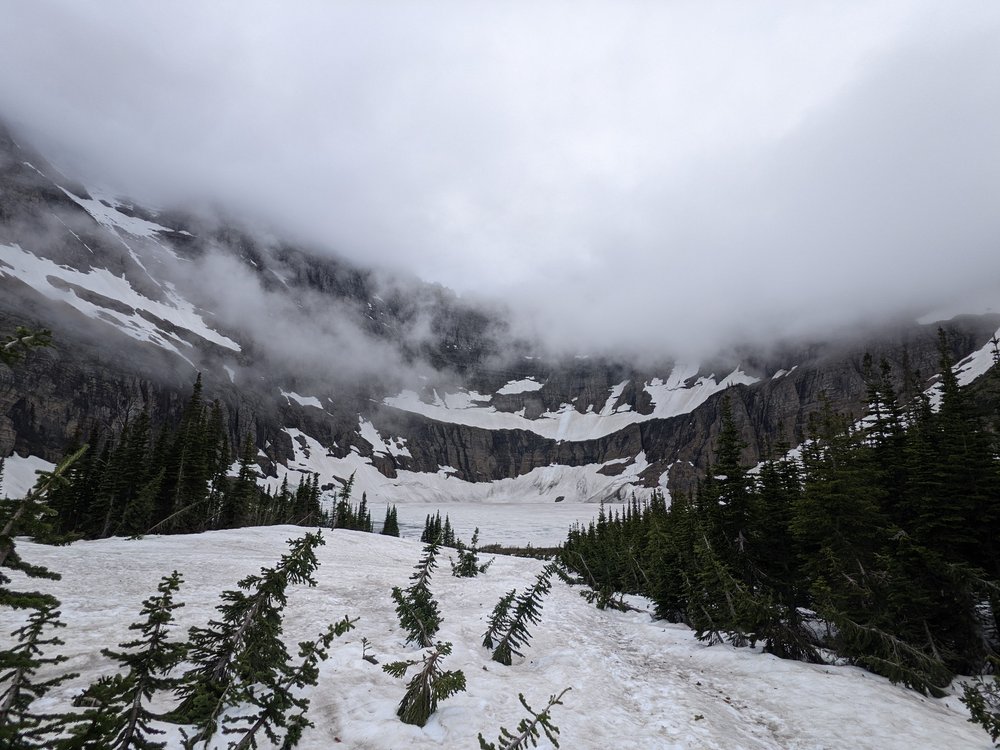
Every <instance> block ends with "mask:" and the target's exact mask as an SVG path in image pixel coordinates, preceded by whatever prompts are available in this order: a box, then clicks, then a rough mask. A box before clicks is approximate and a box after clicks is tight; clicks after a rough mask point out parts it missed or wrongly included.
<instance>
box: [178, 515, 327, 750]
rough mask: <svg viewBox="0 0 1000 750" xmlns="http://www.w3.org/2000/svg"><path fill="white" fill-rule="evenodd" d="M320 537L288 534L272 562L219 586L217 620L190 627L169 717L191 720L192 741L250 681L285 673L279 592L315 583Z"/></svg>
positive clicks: (202, 737)
mask: <svg viewBox="0 0 1000 750" xmlns="http://www.w3.org/2000/svg"><path fill="white" fill-rule="evenodd" d="M324 543H325V542H324V541H323V538H322V536H321V535H320V534H318V533H316V534H306V535H305V536H303V537H301V538H300V539H295V540H289V547H290V550H289V552H288V553H287V554H285V555H282V557H281V560H280V561H279V562H278V565H277V566H275V567H273V568H261V571H260V574H258V575H250V576H247V577H246V578H244V579H243V580H241V581H240V582H239V584H238V585H239V589H238V590H235V591H233V590H229V591H224V592H223V594H222V599H223V603H222V604H220V605H219V606H218V607H217V608H216V609H218V611H219V612H220V614H221V618H220V619H219V620H212V621H211V622H210V623H209V626H208V627H207V628H198V627H196V628H192V629H191V631H190V638H189V650H188V661H189V662H190V663H191V668H190V669H189V670H188V671H187V672H186V673H185V674H184V676H183V679H182V682H181V685H180V688H179V690H178V691H177V692H178V694H179V695H180V697H181V699H182V702H181V704H180V706H179V707H178V709H177V710H176V711H175V712H174V713H173V715H172V716H173V719H172V720H174V721H176V722H178V723H185V724H194V725H195V727H196V728H197V732H196V734H195V735H194V737H193V738H192V741H207V740H208V739H209V738H210V737H212V736H213V735H214V734H215V733H216V731H217V728H218V722H219V717H220V715H221V713H222V711H223V710H224V709H225V708H226V707H228V706H234V705H238V704H241V703H245V702H247V701H248V700H250V699H251V697H252V695H253V692H252V691H253V690H254V689H255V688H254V686H259V685H263V686H265V687H268V686H270V687H274V686H276V685H279V684H281V682H282V680H283V679H287V678H288V676H289V674H290V673H291V671H292V669H291V667H290V666H289V658H288V651H287V649H286V648H285V645H284V643H283V642H282V640H281V632H282V624H281V619H282V608H283V607H284V605H285V602H286V600H287V595H286V593H285V592H286V589H287V587H288V586H289V585H290V584H298V583H305V584H308V585H310V586H314V585H315V579H314V578H313V572H314V571H315V570H316V567H317V565H318V564H319V563H318V561H317V560H316V553H315V549H316V547H317V546H319V545H322V544H324Z"/></svg>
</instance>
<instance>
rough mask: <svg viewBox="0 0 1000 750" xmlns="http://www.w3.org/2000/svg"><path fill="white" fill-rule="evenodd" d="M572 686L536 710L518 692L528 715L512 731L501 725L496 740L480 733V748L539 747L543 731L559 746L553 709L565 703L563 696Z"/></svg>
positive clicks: (521, 749)
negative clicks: (488, 738) (489, 740)
mask: <svg viewBox="0 0 1000 750" xmlns="http://www.w3.org/2000/svg"><path fill="white" fill-rule="evenodd" d="M570 690H571V688H566V689H565V690H563V691H562V692H561V693H559V695H551V696H549V702H548V703H547V704H546V706H545V708H543V709H542V710H541V711H538V712H536V711H535V710H534V709H532V708H531V706H529V705H528V702H527V701H526V700H525V699H524V693H518V694H517V699H518V700H519V701H521V705H522V706H524V710H525V711H527V712H528V717H527V718H524V719H521V721H519V722H518V724H517V729H516V730H515V731H514V732H511V731H510V730H509V729H507V727H500V736H499V737H497V741H496V742H487V741H486V739H485V738H484V737H483V735H482V734H480V735H479V748H480V750H527V748H528V747H529V743H530V746H531V747H538V740H539V739H541V734H542V732H544V733H545V737H546V738H547V739H548V741H549V742H551V743H552V747H559V736H558V735H559V727H557V726H556V725H555V724H553V723H552V716H551V711H552V707H553V706H561V705H563V702H562V697H563V696H564V695H566V693H568V692H569V691H570Z"/></svg>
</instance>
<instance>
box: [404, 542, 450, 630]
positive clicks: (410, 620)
mask: <svg viewBox="0 0 1000 750" xmlns="http://www.w3.org/2000/svg"><path fill="white" fill-rule="evenodd" d="M437 554H438V546H437V544H434V543H433V542H432V543H430V544H427V545H426V546H425V547H424V550H423V557H422V558H420V562H419V563H417V565H416V568H415V569H414V572H413V574H412V575H411V576H410V580H411V581H412V583H411V584H410V585H409V587H407V588H406V589H405V590H403V589H400V588H399V587H398V586H393V587H392V599H393V601H394V602H396V614H397V615H398V616H399V624H400V626H401V627H402V628H403V630H405V631H406V632H407V637H406V642H407V643H410V642H415V643H416V644H417V645H418V646H421V647H427V646H430V645H431V644H432V643H433V638H434V635H435V633H437V631H438V629H439V628H440V627H441V612H440V610H439V609H438V603H437V601H435V599H434V597H433V595H432V594H431V590H430V581H431V573H432V572H433V571H434V568H435V566H436V565H437Z"/></svg>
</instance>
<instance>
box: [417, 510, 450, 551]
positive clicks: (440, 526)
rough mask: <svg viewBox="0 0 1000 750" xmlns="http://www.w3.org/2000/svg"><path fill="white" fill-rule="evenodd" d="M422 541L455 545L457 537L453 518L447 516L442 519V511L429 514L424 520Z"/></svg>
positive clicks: (443, 545) (446, 545)
mask: <svg viewBox="0 0 1000 750" xmlns="http://www.w3.org/2000/svg"><path fill="white" fill-rule="evenodd" d="M420 541H421V542H424V543H425V544H426V543H428V542H435V543H437V544H439V545H441V546H442V547H454V546H455V545H456V539H455V530H454V529H453V528H452V525H451V519H450V518H448V516H445V517H444V521H442V520H441V512H440V511H438V512H437V513H435V514H434V515H433V516H432V515H430V514H428V516H427V519H426V520H425V521H424V530H423V533H422V534H421V535H420Z"/></svg>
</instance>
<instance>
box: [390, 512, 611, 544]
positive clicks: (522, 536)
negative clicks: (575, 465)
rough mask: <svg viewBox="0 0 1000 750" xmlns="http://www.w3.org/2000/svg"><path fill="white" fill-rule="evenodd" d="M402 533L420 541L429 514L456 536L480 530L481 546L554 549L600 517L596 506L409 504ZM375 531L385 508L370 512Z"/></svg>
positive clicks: (468, 535) (401, 520)
mask: <svg viewBox="0 0 1000 750" xmlns="http://www.w3.org/2000/svg"><path fill="white" fill-rule="evenodd" d="M604 507H605V509H606V512H607V513H611V512H612V511H613V510H616V509H617V510H618V511H619V512H620V511H621V509H622V507H623V506H622V505H621V504H620V503H616V504H613V505H605V506H604ZM396 508H397V516H398V518H399V533H400V536H402V537H403V538H404V539H419V538H420V533H421V532H422V531H423V529H424V520H425V519H426V518H427V515H428V514H432V515H433V514H434V513H436V512H438V511H440V512H441V518H442V519H444V517H445V516H446V515H447V516H448V518H449V519H450V520H451V525H452V527H453V528H454V529H455V533H456V534H458V536H459V538H460V539H462V540H463V541H466V542H467V541H469V539H470V538H471V537H472V532H473V530H475V529H476V528H478V529H479V543H480V545H486V544H504V545H512V546H525V545H528V544H531V545H532V546H534V547H554V546H555V545H557V544H559V543H561V542H563V541H565V540H566V532H567V531H568V530H569V528H570V526H572V525H573V524H574V523H575V522H577V521H579V522H580V523H581V524H583V525H586V524H588V523H590V521H591V520H593V519H596V518H597V514H598V512H599V511H600V505H597V504H594V503H450V502H449V503H441V504H434V503H406V504H400V505H397V506H396ZM371 513H372V519H373V520H374V522H375V529H376V531H378V530H379V529H381V526H382V518H383V517H384V509H379V508H377V507H373V508H372V509H371Z"/></svg>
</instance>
